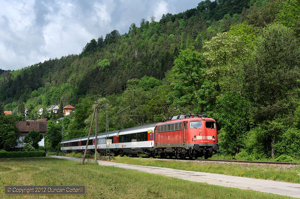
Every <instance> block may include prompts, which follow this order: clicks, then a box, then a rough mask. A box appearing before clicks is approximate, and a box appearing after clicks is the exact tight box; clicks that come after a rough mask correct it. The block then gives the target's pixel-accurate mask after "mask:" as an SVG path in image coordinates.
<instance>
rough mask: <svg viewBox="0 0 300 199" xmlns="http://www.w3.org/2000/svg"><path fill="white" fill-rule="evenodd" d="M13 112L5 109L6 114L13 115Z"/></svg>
mask: <svg viewBox="0 0 300 199" xmlns="http://www.w3.org/2000/svg"><path fill="white" fill-rule="evenodd" d="M11 114H12V112H11V111H4V115H11Z"/></svg>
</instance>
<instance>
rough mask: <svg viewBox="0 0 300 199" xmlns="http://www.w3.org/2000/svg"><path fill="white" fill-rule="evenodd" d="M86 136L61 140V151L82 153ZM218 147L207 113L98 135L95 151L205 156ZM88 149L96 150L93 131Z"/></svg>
mask: <svg viewBox="0 0 300 199" xmlns="http://www.w3.org/2000/svg"><path fill="white" fill-rule="evenodd" d="M87 139H88V137H87V136H86V137H79V138H73V139H69V140H64V141H62V142H61V151H62V152H63V153H70V152H77V153H79V152H81V153H83V152H84V150H85V148H86V144H87ZM218 149H219V144H218V137H217V125H216V121H215V120H214V119H212V118H208V117H206V115H200V114H198V115H197V114H196V115H195V114H188V115H176V116H173V117H172V118H171V119H170V120H168V121H165V122H160V123H154V124H148V125H143V126H138V127H133V128H127V129H122V130H116V131H111V132H107V133H101V134H98V135H97V152H98V153H100V154H101V155H106V153H107V152H109V153H110V154H114V155H115V156H117V155H120V156H123V155H131V156H137V155H138V154H145V155H148V156H150V157H157V156H159V157H161V158H168V157H169V158H170V157H176V158H187V157H189V158H190V159H193V158H198V157H203V158H205V159H207V158H209V157H211V156H212V155H213V154H215V153H217V151H218ZM87 151H88V152H89V153H95V135H93V136H90V139H89V141H88V146H87Z"/></svg>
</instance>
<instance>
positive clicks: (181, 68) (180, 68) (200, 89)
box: [168, 47, 215, 113]
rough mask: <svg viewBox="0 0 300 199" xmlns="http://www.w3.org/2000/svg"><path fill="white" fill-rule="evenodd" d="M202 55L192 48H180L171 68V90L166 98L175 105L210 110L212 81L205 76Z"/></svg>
mask: <svg viewBox="0 0 300 199" xmlns="http://www.w3.org/2000/svg"><path fill="white" fill-rule="evenodd" d="M205 74H206V64H205V63H204V57H203V56H202V54H200V53H199V52H196V51H195V50H194V48H193V47H192V48H188V49H186V50H182V51H181V52H180V54H179V56H178V57H177V58H176V59H175V61H174V67H173V68H172V70H171V73H170V77H171V87H172V89H173V91H171V92H170V93H169V94H168V99H169V101H170V102H173V104H174V105H176V106H180V107H183V106H188V107H190V111H194V112H196V113H198V112H200V111H211V110H212V107H211V106H212V105H213V103H214V93H215V91H214V89H213V82H211V81H209V80H207V79H206V78H205Z"/></svg>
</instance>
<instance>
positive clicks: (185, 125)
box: [182, 122, 188, 143]
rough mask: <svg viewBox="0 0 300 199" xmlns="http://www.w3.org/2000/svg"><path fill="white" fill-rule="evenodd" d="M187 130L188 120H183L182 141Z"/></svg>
mask: <svg viewBox="0 0 300 199" xmlns="http://www.w3.org/2000/svg"><path fill="white" fill-rule="evenodd" d="M187 132H188V122H183V130H182V133H183V134H182V143H186V139H187Z"/></svg>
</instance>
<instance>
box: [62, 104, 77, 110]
mask: <svg viewBox="0 0 300 199" xmlns="http://www.w3.org/2000/svg"><path fill="white" fill-rule="evenodd" d="M64 109H75V107H73V106H71V105H70V104H69V105H67V106H65V107H64Z"/></svg>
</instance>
